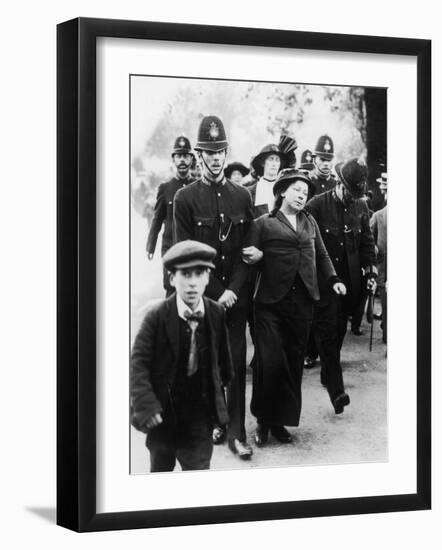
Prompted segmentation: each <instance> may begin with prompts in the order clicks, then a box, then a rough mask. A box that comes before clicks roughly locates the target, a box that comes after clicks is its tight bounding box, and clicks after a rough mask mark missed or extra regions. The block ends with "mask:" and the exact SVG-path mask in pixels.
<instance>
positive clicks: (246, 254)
mask: <svg viewBox="0 0 442 550" xmlns="http://www.w3.org/2000/svg"><path fill="white" fill-rule="evenodd" d="M263 256H264V253H263V252H262V250H259V248H256V246H246V247H245V248H243V249H242V259H243V262H245V263H246V264H250V265H253V264H256V263H257V262H259V261H260V260H262V257H263Z"/></svg>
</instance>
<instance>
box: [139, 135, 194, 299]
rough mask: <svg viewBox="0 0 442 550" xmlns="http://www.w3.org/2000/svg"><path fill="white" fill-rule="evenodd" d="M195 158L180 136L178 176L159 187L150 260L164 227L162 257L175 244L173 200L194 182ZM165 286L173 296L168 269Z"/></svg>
mask: <svg viewBox="0 0 442 550" xmlns="http://www.w3.org/2000/svg"><path fill="white" fill-rule="evenodd" d="M194 157H195V155H194V154H193V153H192V147H191V146H190V141H189V140H188V139H187V137H185V136H178V137H177V138H176V140H175V144H174V147H173V150H172V161H173V164H174V166H175V169H176V176H175V177H173V178H172V179H171V180H169V181H167V182H165V183H161V184H160V186H159V187H158V192H157V201H156V203H155V210H154V216H153V219H152V224H151V226H150V231H149V235H148V237H147V243H146V252H147V257H148V259H149V260H152V258H153V255H154V253H155V247H156V244H157V239H158V234H159V232H160V231H161V227H162V226H163V225H164V232H163V240H162V243H161V256H164V254H165V253H166V252H167V251H168V250H169V248H170V247H171V246H172V244H173V234H172V222H173V199H174V197H175V193H176V192H177V191H178V189H181V187H184V186H185V185H188V184H189V183H190V182H191V181H192V179H191V175H190V168H191V166H192V162H193V161H194ZM163 286H164V289H165V290H166V296H169V295H170V294H172V292H173V290H174V289H173V288H172V287H171V286H170V281H169V275H168V273H167V270H166V269H164V271H163Z"/></svg>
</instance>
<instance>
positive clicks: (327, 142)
mask: <svg viewBox="0 0 442 550" xmlns="http://www.w3.org/2000/svg"><path fill="white" fill-rule="evenodd" d="M313 156H316V157H321V158H323V159H325V160H333V157H334V156H335V149H334V146H333V140H332V138H331V137H330V136H327V135H324V136H321V137H320V138H319V139H318V143H317V144H316V148H315V150H314V151H313Z"/></svg>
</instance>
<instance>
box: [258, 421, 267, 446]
mask: <svg viewBox="0 0 442 550" xmlns="http://www.w3.org/2000/svg"><path fill="white" fill-rule="evenodd" d="M268 439H269V427H268V425H267V424H258V425H257V426H256V432H255V443H256V446H257V447H264V445H265V444H266V443H267V440H268Z"/></svg>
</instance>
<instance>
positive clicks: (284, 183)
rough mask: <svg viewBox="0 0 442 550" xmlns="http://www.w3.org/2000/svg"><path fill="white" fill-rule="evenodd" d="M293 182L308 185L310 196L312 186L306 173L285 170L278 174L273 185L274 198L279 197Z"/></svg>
mask: <svg viewBox="0 0 442 550" xmlns="http://www.w3.org/2000/svg"><path fill="white" fill-rule="evenodd" d="M295 181H304V182H305V183H306V184H307V185H308V188H309V195H310V194H311V192H312V188H313V184H312V180H311V179H310V177H309V175H308V173H307V172H305V171H304V170H297V169H296V168H286V169H285V170H281V172H279V174H278V178H277V180H276V181H275V183H274V185H273V195H274V196H275V197H276V196H278V195H281V193H284V191H285V190H286V189H287V188H288V187H289V186H290V185H291V184H292V183H294V182H295Z"/></svg>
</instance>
